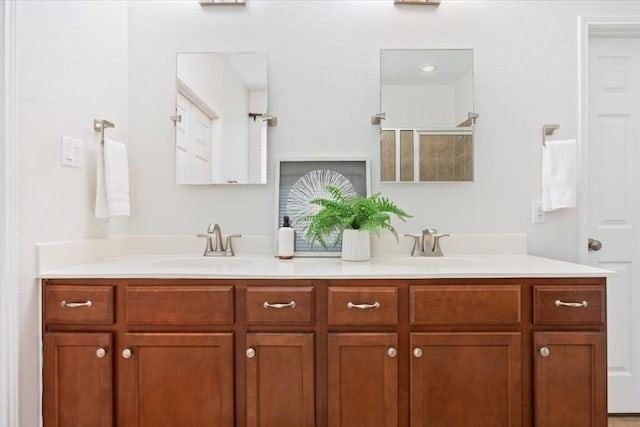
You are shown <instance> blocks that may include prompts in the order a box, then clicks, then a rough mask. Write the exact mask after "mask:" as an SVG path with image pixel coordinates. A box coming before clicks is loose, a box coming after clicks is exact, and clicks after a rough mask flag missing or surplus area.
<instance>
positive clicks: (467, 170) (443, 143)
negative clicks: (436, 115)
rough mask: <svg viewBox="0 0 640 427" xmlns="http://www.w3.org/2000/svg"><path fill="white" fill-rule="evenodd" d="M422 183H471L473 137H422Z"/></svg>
mask: <svg viewBox="0 0 640 427" xmlns="http://www.w3.org/2000/svg"><path fill="white" fill-rule="evenodd" d="M419 150H420V181H471V180H472V179H473V139H472V135H420V149H419Z"/></svg>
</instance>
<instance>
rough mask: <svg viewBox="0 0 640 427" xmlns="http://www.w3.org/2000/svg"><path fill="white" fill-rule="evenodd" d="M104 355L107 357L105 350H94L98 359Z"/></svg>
mask: <svg viewBox="0 0 640 427" xmlns="http://www.w3.org/2000/svg"><path fill="white" fill-rule="evenodd" d="M106 355H107V350H105V349H104V348H102V347H100V348H99V349H97V350H96V356H98V359H102V358H103V357H105V356H106Z"/></svg>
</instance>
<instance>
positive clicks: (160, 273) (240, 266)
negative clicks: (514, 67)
mask: <svg viewBox="0 0 640 427" xmlns="http://www.w3.org/2000/svg"><path fill="white" fill-rule="evenodd" d="M614 274H615V273H614V272H613V271H609V270H603V269H599V268H594V267H589V266H586V265H580V264H574V263H569V262H564V261H557V260H552V259H548V258H541V257H536V256H532V255H524V254H510V255H455V256H445V257H442V258H411V257H408V256H384V257H374V258H373V259H372V260H370V261H365V262H348V261H342V260H341V259H339V258H294V259H292V260H280V259H278V258H275V257H273V256H259V255H250V256H249V255H248V256H235V257H228V258H227V257H222V258H217V257H203V256H197V255H189V256H175V255H128V256H122V257H116V258H109V259H103V260H97V261H89V262H84V263H79V264H75V265H70V266H67V267H63V268H57V269H51V270H45V271H41V273H40V277H41V278H49V279H53V278H68V279H72V278H159V279H161V278H210V279H218V278H221V279H227V278H228V279H257V278H262V279H392V278H397V279H424V278H427V279H428V278H517V277H548V278H555V277H557V278H562V277H607V276H612V275H614Z"/></svg>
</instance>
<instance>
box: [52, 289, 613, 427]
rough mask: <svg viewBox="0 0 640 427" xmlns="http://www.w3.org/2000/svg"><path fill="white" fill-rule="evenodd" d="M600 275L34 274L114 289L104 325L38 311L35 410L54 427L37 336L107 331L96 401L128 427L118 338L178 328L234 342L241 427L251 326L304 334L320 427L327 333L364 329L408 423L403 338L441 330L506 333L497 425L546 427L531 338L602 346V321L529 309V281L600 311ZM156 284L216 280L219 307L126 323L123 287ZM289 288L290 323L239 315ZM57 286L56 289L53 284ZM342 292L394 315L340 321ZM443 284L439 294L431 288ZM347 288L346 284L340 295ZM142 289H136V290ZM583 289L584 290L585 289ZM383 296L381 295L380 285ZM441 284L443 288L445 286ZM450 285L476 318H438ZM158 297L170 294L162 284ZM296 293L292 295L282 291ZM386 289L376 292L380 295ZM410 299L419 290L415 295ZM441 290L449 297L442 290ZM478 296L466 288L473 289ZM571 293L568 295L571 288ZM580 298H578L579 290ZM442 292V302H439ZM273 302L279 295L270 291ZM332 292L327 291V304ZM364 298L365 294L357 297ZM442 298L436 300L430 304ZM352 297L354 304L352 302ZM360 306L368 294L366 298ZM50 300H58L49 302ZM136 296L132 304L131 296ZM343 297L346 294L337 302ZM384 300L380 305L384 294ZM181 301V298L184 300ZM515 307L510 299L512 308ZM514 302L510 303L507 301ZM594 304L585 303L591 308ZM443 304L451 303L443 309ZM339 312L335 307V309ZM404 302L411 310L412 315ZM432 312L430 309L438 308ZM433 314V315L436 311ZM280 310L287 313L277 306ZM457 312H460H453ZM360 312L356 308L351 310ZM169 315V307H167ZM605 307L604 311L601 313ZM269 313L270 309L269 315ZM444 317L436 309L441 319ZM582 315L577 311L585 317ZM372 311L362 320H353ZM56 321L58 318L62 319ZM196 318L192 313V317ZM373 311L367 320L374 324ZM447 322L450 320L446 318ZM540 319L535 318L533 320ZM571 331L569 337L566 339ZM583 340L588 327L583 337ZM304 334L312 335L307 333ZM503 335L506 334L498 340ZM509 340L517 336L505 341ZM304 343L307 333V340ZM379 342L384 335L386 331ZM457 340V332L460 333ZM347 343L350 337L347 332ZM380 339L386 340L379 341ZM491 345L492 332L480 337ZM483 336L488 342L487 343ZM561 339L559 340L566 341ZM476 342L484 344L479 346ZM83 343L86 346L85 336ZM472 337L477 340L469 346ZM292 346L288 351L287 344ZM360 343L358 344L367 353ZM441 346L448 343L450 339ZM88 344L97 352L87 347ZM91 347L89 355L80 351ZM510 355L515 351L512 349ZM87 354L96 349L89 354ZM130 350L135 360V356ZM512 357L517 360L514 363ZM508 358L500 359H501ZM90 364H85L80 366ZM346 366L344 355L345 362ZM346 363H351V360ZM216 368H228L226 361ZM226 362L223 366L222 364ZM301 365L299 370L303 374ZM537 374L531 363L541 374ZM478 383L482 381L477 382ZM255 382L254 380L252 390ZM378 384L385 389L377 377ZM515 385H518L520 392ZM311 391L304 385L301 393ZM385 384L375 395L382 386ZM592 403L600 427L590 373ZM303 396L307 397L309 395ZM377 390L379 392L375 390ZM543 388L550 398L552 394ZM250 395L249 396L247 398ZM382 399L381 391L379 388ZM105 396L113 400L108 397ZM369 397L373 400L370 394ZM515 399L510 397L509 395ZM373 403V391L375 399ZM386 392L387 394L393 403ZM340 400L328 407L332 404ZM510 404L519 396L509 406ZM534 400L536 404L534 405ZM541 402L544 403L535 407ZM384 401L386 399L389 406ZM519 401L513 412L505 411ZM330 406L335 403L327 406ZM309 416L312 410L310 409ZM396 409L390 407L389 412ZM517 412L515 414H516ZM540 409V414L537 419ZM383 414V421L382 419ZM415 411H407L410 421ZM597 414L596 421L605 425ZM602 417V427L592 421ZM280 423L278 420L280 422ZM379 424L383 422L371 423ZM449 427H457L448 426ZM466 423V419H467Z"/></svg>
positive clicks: (601, 408) (313, 419) (597, 388)
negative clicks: (106, 374) (107, 384)
mask: <svg viewBox="0 0 640 427" xmlns="http://www.w3.org/2000/svg"><path fill="white" fill-rule="evenodd" d="M605 283H606V280H605V279H604V278H499V279H491V278H482V279H349V280H306V279H304V280H303V279H298V280H279V279H269V280H266V279H254V280H246V279H242V280H231V279H50V280H44V281H43V295H46V294H47V292H46V290H47V287H49V286H55V285H62V286H65V287H80V286H85V287H86V286H96V285H100V286H110V287H112V288H113V299H114V301H113V323H111V324H103V323H95V322H94V323H91V322H85V323H83V321H82V318H80V319H79V320H78V319H76V318H74V319H73V322H72V323H65V322H64V321H61V320H57V319H59V318H58V317H53V318H50V319H49V320H47V318H46V316H45V317H43V336H44V337H45V338H44V339H45V359H44V373H43V376H44V384H45V387H44V395H43V399H44V401H43V407H44V418H45V427H50V426H56V425H57V424H55V422H54V420H55V419H56V415H54V414H56V411H58V410H59V409H60V408H59V407H58V406H57V405H63V404H64V402H60V401H59V400H56V398H55V396H56V394H55V393H56V392H55V387H52V384H55V380H56V378H55V377H56V373H57V371H56V370H55V363H54V362H52V360H53V359H51V355H50V349H51V348H52V347H51V345H50V343H49V344H47V340H49V338H47V337H48V336H52V335H55V334H63V335H65V336H66V335H70V336H71V337H72V338H73V337H77V338H78V339H80V340H82V339H83V338H82V337H83V336H90V335H92V334H101V335H103V336H110V337H111V339H112V341H111V343H110V344H109V351H108V354H109V355H110V357H111V358H112V359H111V360H112V361H113V362H112V367H111V369H112V371H113V372H112V376H113V378H114V384H113V387H112V391H111V392H109V393H107V394H109V396H107V397H105V398H104V399H105V400H104V402H101V403H102V404H104V405H105V406H104V407H111V408H113V416H112V421H111V422H112V424H111V425H121V426H125V425H133V424H127V420H126V419H125V414H126V413H127V411H126V410H125V406H124V405H125V403H124V402H125V401H127V399H126V398H125V397H126V395H127V391H126V389H127V387H126V384H127V381H128V380H127V378H128V377H129V376H130V374H128V373H127V372H128V370H127V368H126V367H125V365H123V364H122V356H121V352H122V351H123V349H125V348H127V347H126V345H127V343H128V338H127V336H144V335H145V334H151V335H152V336H163V335H164V336H165V338H166V337H170V336H171V335H172V334H175V335H176V336H179V335H184V336H197V335H198V334H203V335H204V336H230V337H231V342H232V343H231V348H232V350H230V351H231V353H232V356H231V357H232V362H229V363H228V364H229V365H230V366H229V368H228V369H229V370H230V371H231V374H232V378H233V380H234V382H233V384H232V386H231V388H230V389H229V398H230V399H232V401H233V411H234V413H233V419H234V422H233V423H234V425H235V426H238V427H245V426H247V425H250V421H251V420H252V419H253V418H252V417H253V415H248V413H250V412H251V411H248V408H250V407H251V405H252V404H254V401H248V400H251V399H253V397H251V396H253V395H254V394H255V393H256V389H255V387H254V386H253V385H249V383H251V381H253V380H254V379H255V374H256V373H255V372H254V371H252V370H251V369H252V368H251V367H248V362H247V354H246V351H247V348H248V347H249V345H250V344H251V343H253V342H254V341H253V340H254V338H253V337H256V336H259V335H260V334H265V336H270V337H276V338H277V337H279V336H282V337H285V338H286V339H285V338H282V339H285V341H286V340H288V339H289V338H287V337H307V338H304V339H303V341H305V342H306V343H304V344H303V343H299V346H301V347H300V348H304V349H306V350H302V352H303V353H304V354H306V356H305V360H306V362H305V363H304V364H303V366H304V369H303V371H304V372H305V373H304V376H305V378H310V380H309V381H307V383H308V384H312V386H306V387H307V388H305V390H306V392H305V396H306V397H305V398H304V399H303V400H304V402H305V403H304V405H306V406H305V407H307V408H308V407H310V406H312V407H313V411H309V410H306V414H307V415H305V416H306V417H307V418H305V419H306V420H307V421H306V423H307V424H308V425H315V426H318V427H327V426H329V425H330V424H329V419H330V418H331V417H333V415H331V417H330V415H329V414H330V412H329V411H330V409H331V408H337V407H338V406H336V405H339V404H340V403H339V401H338V400H336V396H335V395H334V392H335V390H334V389H335V387H336V384H339V383H340V381H341V378H340V376H339V375H337V374H336V371H335V370H334V367H335V366H337V364H336V359H335V354H334V351H335V349H336V345H338V344H337V343H340V345H342V342H341V341H340V340H341V339H342V338H340V340H338V341H335V340H334V338H331V339H330V338H329V337H330V336H331V337H345V339H346V337H349V336H356V337H364V336H367V335H371V336H373V337H376V338H375V340H374V341H376V343H377V344H376V343H368V342H365V341H366V340H365V341H363V342H360V343H357V339H356V344H357V345H362V346H364V347H363V348H368V347H367V346H372V347H376V346H379V347H380V349H381V350H384V347H385V346H386V344H384V345H383V344H381V343H382V341H379V342H378V341H377V340H378V339H379V338H381V337H389V336H391V337H394V339H395V341H394V343H395V346H394V348H395V350H396V351H397V353H396V355H395V358H394V361H393V364H395V365H396V377H395V379H394V377H393V375H392V374H389V375H390V376H389V375H387V374H385V381H384V382H383V384H387V385H389V386H390V389H389V390H395V397H396V400H395V402H396V403H395V405H396V407H395V414H394V409H389V410H388V411H387V412H388V413H389V414H390V418H389V419H391V420H393V418H394V417H397V423H394V422H393V421H391V422H390V424H392V425H396V424H397V426H399V427H409V426H411V425H412V418H411V413H412V411H411V405H410V403H411V399H412V396H411V393H412V391H411V384H412V367H411V366H412V363H414V362H413V360H412V357H413V355H412V350H413V348H412V344H411V340H415V339H416V337H423V336H443V337H445V338H444V339H445V340H450V342H451V343H454V342H455V341H456V340H457V339H458V338H456V337H471V338H468V339H472V340H473V339H478V338H483V337H484V338H486V337H499V338H500V339H506V338H508V339H507V341H508V342H507V343H506V344H505V345H506V346H507V347H508V348H510V349H511V350H510V351H512V352H514V353H513V354H511V356H510V358H508V359H504V360H503V362H504V363H503V364H502V365H501V366H503V367H505V366H508V368H505V369H509V372H510V375H513V376H514V378H512V380H513V382H512V383H511V385H512V387H513V393H512V396H514V397H513V405H512V406H511V408H512V409H513V412H510V418H509V420H511V421H509V422H508V423H507V424H508V427H534V426H535V427H541V426H543V425H544V426H545V427H555V425H553V424H552V423H548V424H540V423H538V424H536V415H535V413H536V410H537V411H538V414H540V411H541V410H542V411H544V409H540V408H543V407H544V405H543V403H544V395H540V390H539V389H540V388H541V385H540V381H543V380H544V376H542V377H540V376H538V377H536V373H535V372H534V368H535V364H536V363H539V362H536V359H535V358H536V355H537V352H538V351H539V348H538V347H539V346H540V342H538V341H536V342H534V337H537V338H541V337H546V336H547V334H550V333H554V334H555V333H566V334H569V335H563V337H564V336H570V335H571V334H573V335H575V336H580V335H581V334H587V335H589V334H595V335H597V336H599V337H601V339H602V340H603V342H605V343H606V323H605V322H603V321H602V319H600V318H598V319H597V320H598V321H591V320H589V319H591V318H590V317H588V318H586V319H587V320H580V321H577V322H576V321H573V322H572V314H571V312H570V311H568V315H567V316H568V317H563V316H564V315H563V314H560V315H559V317H558V313H555V314H554V313H553V310H554V309H553V308H550V309H549V308H548V307H540V304H541V303H544V302H545V301H546V299H544V298H542V299H540V302H538V303H537V304H538V305H537V306H536V304H534V295H535V293H534V290H535V288H536V286H538V287H541V288H540V289H542V290H547V289H550V287H551V289H553V287H558V289H562V290H563V292H568V293H569V294H568V295H572V294H571V292H574V291H575V292H582V293H583V294H584V292H585V291H587V294H588V295H596V296H598V295H599V297H598V298H599V300H598V301H597V302H596V303H597V304H599V305H598V307H601V308H602V310H604V307H606V301H604V298H605V293H604V289H605ZM154 287H158V288H160V290H165V291H166V290H169V289H170V290H171V291H172V292H173V291H176V290H177V292H179V291H180V289H195V290H197V291H198V292H200V291H201V290H206V289H207V287H215V291H216V292H206V291H205V292H204V293H203V294H202V295H206V296H207V298H209V297H210V298H211V300H212V301H214V302H215V304H216V305H219V304H222V307H215V308H214V307H212V309H219V310H221V311H219V312H218V313H217V314H216V317H207V315H206V312H205V313H202V305H199V306H198V307H199V310H200V312H201V314H199V315H198V316H199V317H195V318H193V317H188V316H187V317H185V316H183V315H182V314H180V313H173V314H172V316H174V318H176V319H182V320H181V321H180V322H179V323H180V324H173V323H171V322H169V323H165V322H164V320H163V319H162V317H160V318H157V317H156V318H154V319H153V321H150V322H149V321H146V320H145V316H147V314H145V310H146V309H141V308H140V306H138V308H136V313H137V314H136V316H138V317H136V321H135V322H129V323H127V316H126V313H127V311H126V310H127V290H128V289H130V290H135V292H136V295H137V296H141V295H143V294H144V291H145V289H149V290H152V289H153V288H154ZM287 288H296V289H298V290H299V291H300V293H301V295H304V298H305V301H304V303H302V304H300V306H299V307H300V308H301V309H302V310H303V313H300V312H297V313H298V314H296V316H297V317H295V319H296V320H295V321H293V322H291V323H288V322H287V321H286V315H285V314H282V313H280V312H278V313H275V314H274V313H267V314H268V315H265V316H262V315H261V314H258V315H257V316H254V314H253V313H251V316H252V317H251V319H252V320H251V321H249V318H248V314H247V313H248V312H247V307H248V304H249V300H248V295H247V289H254V290H257V292H255V293H254V294H253V295H261V294H262V293H263V292H267V291H268V290H269V289H275V290H277V291H278V292H280V294H279V295H287V298H285V299H288V294H286V289H287ZM63 289H64V288H63ZM330 289H334V290H339V291H340V290H343V291H344V292H353V291H358V292H359V291H360V290H361V291H363V292H365V294H366V292H367V291H368V290H369V292H373V293H372V294H371V295H374V294H375V291H376V290H388V289H393V290H394V292H395V294H394V295H396V296H395V297H393V298H388V299H386V300H385V301H392V302H391V304H397V307H395V308H394V310H397V316H396V315H395V314H393V315H385V316H384V320H382V318H380V319H378V317H377V316H375V315H374V316H372V317H368V316H360V319H361V320H360V321H356V320H352V319H351V318H349V317H348V310H347V311H346V312H345V311H344V310H343V309H342V308H340V307H338V308H332V307H330V305H329V290H330ZM425 289H427V290H429V291H430V292H422V291H421V293H419V296H420V298H418V299H417V300H416V301H422V302H419V304H421V305H424V306H428V305H429V304H437V307H435V308H436V309H433V307H432V309H431V311H424V310H425V309H429V307H422V308H421V309H420V310H421V312H418V313H416V312H415V305H414V306H412V304H413V302H412V301H413V300H412V298H414V297H413V296H412V295H413V290H425ZM440 289H442V293H440V292H439V290H440ZM465 289H475V290H481V289H487V290H489V291H491V292H493V294H494V295H495V297H496V298H498V301H499V308H500V311H498V312H496V315H495V316H493V315H491V313H492V311H491V310H492V308H491V307H492V306H491V298H489V299H486V297H485V296H484V295H483V296H480V297H478V296H477V295H478V294H474V293H471V294H470V296H469V295H465V293H464V290H465ZM349 290H350V291H349ZM140 291H143V292H140ZM592 291H593V292H592ZM385 292H387V291H385ZM447 292H449V293H447ZM459 292H462V294H461V295H463V297H464V298H465V301H467V304H468V305H469V307H470V309H472V308H473V307H482V308H483V310H484V311H482V312H479V314H478V315H473V314H471V313H468V315H465V316H462V317H457V319H463V320H462V321H455V319H454V321H450V320H447V321H446V322H445V321H440V320H439V319H442V318H444V317H446V316H447V313H451V310H449V309H443V307H444V306H443V305H442V304H445V306H446V304H452V305H451V307H455V301H453V302H452V300H451V298H454V299H455V298H456V295H458V293H459ZM166 294H171V292H167V293H166ZM293 294H295V292H293V293H292V295H293ZM338 294H340V295H341V294H342V292H338V293H336V295H338ZM384 295H386V293H384ZM417 295H418V294H417ZM443 295H448V296H445V297H443ZM474 295H476V296H474ZM576 295H578V294H576ZM580 295H582V294H580ZM251 298H252V299H251V304H252V306H253V307H258V308H259V307H260V304H259V303H260V301H258V302H257V303H256V301H254V299H255V298H254V297H253V296H252V297H251ZM443 298H444V299H443ZM280 299H281V298H280ZM280 299H278V300H274V301H276V302H277V303H286V302H287V301H284V299H283V300H282V301H280ZM130 301H131V300H130ZM176 301H178V302H180V301H182V302H184V301H188V298H186V299H185V298H182V297H181V296H179V298H178V299H177V300H176ZM336 301H339V299H334V304H336ZM363 301H364V299H363ZM438 301H440V302H438ZM357 302H358V303H362V301H357ZM365 302H366V301H365ZM58 303H59V302H58ZM138 303H139V301H138ZM339 303H340V304H343V303H344V301H341V300H340V302H339ZM47 304H56V301H54V300H52V301H45V306H44V307H43V310H44V312H45V313H46V312H47V311H46V310H47V307H46V305H47ZM385 304H389V302H386V303H385ZM183 305H184V306H185V307H186V306H188V304H186V303H185V304H183ZM514 305H515V306H514ZM516 306H517V307H516ZM590 306H593V305H590ZM163 307H164V308H163V310H164V311H165V312H167V313H168V312H169V311H170V310H169V309H167V306H166V305H165V306H163ZM452 309H453V308H452ZM336 310H338V311H336ZM412 310H414V311H412ZM438 310H440V311H438ZM534 310H536V311H535V313H550V314H548V315H547V314H544V316H545V317H544V318H543V319H545V320H544V321H539V322H538V323H536V322H535V316H534ZM147 311H148V312H149V313H151V315H153V313H156V314H157V313H158V312H157V311H154V310H153V309H152V307H149V308H148V310H147ZM438 312H439V313H441V314H437V313H438ZM285 313H286V312H285ZM331 313H340V314H339V316H347V317H333V319H343V320H340V321H333V322H331V321H330V317H331ZM461 313H462V312H461ZM360 314H361V313H360ZM167 315H168V314H167ZM605 315H606V313H605ZM274 316H275V317H274ZM443 316H444V317H443ZM583 317H584V316H583ZM367 318H370V319H374V321H372V320H362V319H367ZM604 318H605V319H606V316H605V317H604ZM62 319H64V318H62ZM191 319H194V320H191ZM375 319H377V320H375ZM449 319H451V318H449ZM538 320H541V319H538ZM571 336H572V335H571ZM589 336H590V335H589ZM308 337H310V338H308ZM505 337H506V338H505ZM514 337H518V339H515V338H514ZM276 338H270V339H273V340H275V341H271V342H272V343H274V345H277V343H278V342H279V340H280V339H279V338H278V339H276ZM308 339H311V344H309V342H307V341H308ZM385 339H386V338H385ZM465 339H467V338H465ZM347 341H348V340H347ZM383 341H384V340H383ZM489 341H491V339H489ZM489 341H487V343H489ZM570 341H571V340H569V341H568V342H566V343H564V344H566V345H569V344H570ZM384 342H386V341H384ZM481 344H482V342H481ZM91 345H93V344H91ZM478 345H480V344H478ZM554 345H559V346H562V345H563V343H562V342H557V343H555V344H554ZM593 349H594V352H595V353H594V354H595V356H594V359H593V365H592V368H590V369H592V370H594V371H597V372H599V373H596V374H595V375H601V372H602V370H604V372H606V348H605V346H603V345H595V346H594V347H593ZM296 351H297V350H296ZM367 351H368V350H367ZM450 351H454V348H453V347H451V348H450ZM92 352H95V350H92ZM87 354H90V353H87ZM516 356H517V357H516ZM93 357H95V355H94V356H93ZM134 357H135V356H134ZM516 359H517V360H516ZM507 362H508V363H507ZM90 363H93V362H90ZM345 363H346V362H345ZM349 363H351V362H349ZM225 366H226V365H225ZM223 369H224V368H223ZM301 372H302V371H301ZM540 372H541V371H540ZM477 386H482V385H477ZM252 387H253V388H252ZM385 387H386V385H385ZM515 389H519V390H520V394H519V397H518V396H517V393H516V391H515ZM309 390H312V391H309ZM385 393H386V392H384V393H382V394H385ZM590 393H591V394H590V396H591V400H592V401H591V403H590V404H591V405H592V407H593V408H597V410H596V411H595V415H594V417H593V425H594V426H598V427H604V426H605V425H606V378H605V380H604V381H598V382H595V383H594V387H593V389H592V390H591V391H590ZM309 394H311V398H310V397H309ZM382 394H381V395H382ZM552 395H553V394H550V395H549V396H552ZM247 396H249V397H247ZM389 396H391V394H389ZM109 398H110V399H112V401H111V402H109V401H108V399H109ZM376 399H378V398H376ZM518 399H519V400H518ZM378 400H379V399H378ZM393 400H394V399H393V398H391V397H389V399H388V401H389V402H393ZM336 402H338V403H336ZM518 402H520V403H519V404H518ZM536 405H538V406H536ZM540 405H542V406H540ZM391 406H393V403H391ZM516 406H519V408H520V409H519V410H517V409H514V408H515V407H516ZM331 410H333V409H331ZM309 414H310V415H309ZM396 414H397V415H396ZM517 414H520V415H519V419H516V418H518V415H517ZM540 417H541V416H540V415H538V419H540ZM389 419H387V424H386V425H389ZM414 419H415V417H414ZM603 420H604V421H603ZM600 424H602V426H600ZM283 425H285V424H283ZM380 425H385V424H382V423H381V424H380ZM450 427H457V426H450ZM465 427H466V426H465Z"/></svg>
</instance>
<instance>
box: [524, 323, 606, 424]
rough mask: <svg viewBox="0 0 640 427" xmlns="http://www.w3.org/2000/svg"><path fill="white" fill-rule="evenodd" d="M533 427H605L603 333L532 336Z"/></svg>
mask: <svg viewBox="0 0 640 427" xmlns="http://www.w3.org/2000/svg"><path fill="white" fill-rule="evenodd" d="M534 351H535V352H536V354H535V355H534V377H535V378H534V387H535V389H534V399H535V426H536V427H555V426H557V427H601V426H606V425H607V382H606V381H607V372H606V366H607V363H606V347H605V338H604V333H601V332H537V333H535V334H534Z"/></svg>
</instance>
